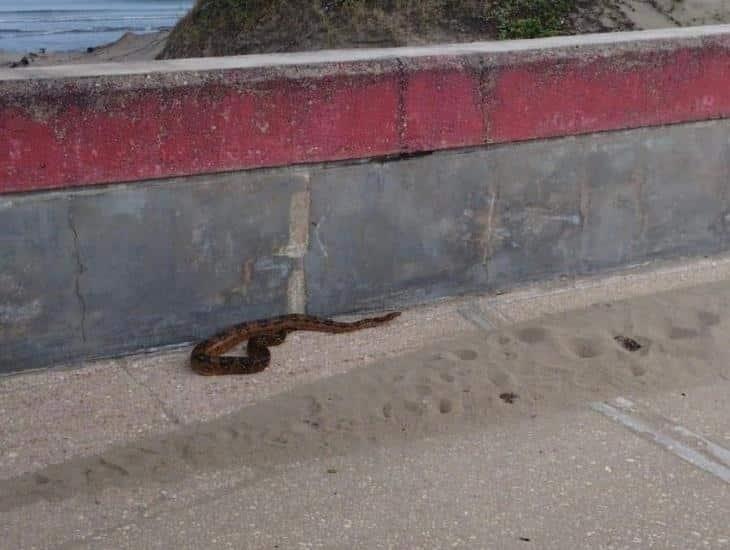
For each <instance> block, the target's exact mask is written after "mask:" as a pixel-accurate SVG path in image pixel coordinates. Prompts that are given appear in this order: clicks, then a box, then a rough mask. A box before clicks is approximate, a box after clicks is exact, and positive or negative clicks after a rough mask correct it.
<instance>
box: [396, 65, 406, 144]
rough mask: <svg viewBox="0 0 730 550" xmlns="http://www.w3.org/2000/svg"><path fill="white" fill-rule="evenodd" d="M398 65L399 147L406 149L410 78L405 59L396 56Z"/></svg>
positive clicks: (397, 120) (397, 122)
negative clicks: (407, 91) (407, 99)
mask: <svg viewBox="0 0 730 550" xmlns="http://www.w3.org/2000/svg"><path fill="white" fill-rule="evenodd" d="M395 63H396V66H397V67H398V105H397V109H398V112H397V119H396V124H397V125H398V149H399V150H400V151H404V150H405V149H406V131H407V130H408V121H407V120H406V90H407V88H408V79H407V78H406V66H405V64H404V63H403V60H402V59H400V58H396V60H395Z"/></svg>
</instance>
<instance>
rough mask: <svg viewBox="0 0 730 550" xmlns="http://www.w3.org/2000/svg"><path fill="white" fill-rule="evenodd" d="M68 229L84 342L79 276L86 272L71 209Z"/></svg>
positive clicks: (84, 307)
mask: <svg viewBox="0 0 730 550" xmlns="http://www.w3.org/2000/svg"><path fill="white" fill-rule="evenodd" d="M68 227H69V229H70V230H71V233H72V234H73V242H74V250H73V255H74V258H75V260H76V268H77V270H76V278H75V281H74V291H75V293H76V299H77V300H78V302H79V309H80V310H81V340H82V341H83V342H86V300H84V297H83V295H82V294H81V275H82V274H83V273H84V272H85V271H86V267H84V264H83V262H82V261H81V251H80V250H79V233H78V231H77V230H76V225H75V224H74V219H73V214H72V213H71V209H70V208H69V210H68Z"/></svg>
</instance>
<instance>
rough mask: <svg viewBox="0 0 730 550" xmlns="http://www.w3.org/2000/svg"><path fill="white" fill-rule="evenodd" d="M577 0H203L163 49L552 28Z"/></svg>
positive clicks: (408, 39)
mask: <svg viewBox="0 0 730 550" xmlns="http://www.w3.org/2000/svg"><path fill="white" fill-rule="evenodd" d="M577 1H578V0H198V2H197V3H196V5H195V7H194V8H193V9H192V10H191V12H190V13H189V14H188V15H187V16H186V17H184V18H183V19H182V20H181V21H180V23H179V24H178V25H177V26H176V27H175V29H173V31H172V33H171V35H170V38H169V41H168V44H167V47H166V48H165V50H164V52H163V53H162V55H161V57H163V58H172V57H197V56H209V55H234V54H245V53H263V52H273V51H293V50H312V49H322V48H342V47H363V46H401V45H412V44H423V43H427V42H457V41H468V40H487V39H495V38H534V37H540V36H551V35H555V34H561V33H569V32H571V31H573V28H572V19H571V15H572V13H573V12H574V11H575V10H576V4H577Z"/></svg>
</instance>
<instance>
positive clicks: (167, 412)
mask: <svg viewBox="0 0 730 550" xmlns="http://www.w3.org/2000/svg"><path fill="white" fill-rule="evenodd" d="M120 368H121V369H122V371H123V372H124V373H125V374H126V375H127V377H129V379H130V380H131V381H132V382H133V383H134V385H136V386H138V387H140V388H142V390H143V391H144V392H145V393H147V395H149V396H150V397H152V399H153V400H154V401H155V402H156V403H157V405H158V406H159V407H160V410H161V411H162V414H163V415H164V416H165V418H166V419H167V420H168V421H169V422H172V423H173V424H182V420H181V419H180V417H179V416H178V415H177V414H175V412H174V411H173V410H172V409H171V408H170V407H168V406H167V404H166V403H165V402H164V401H163V400H162V399H161V398H160V396H159V395H157V394H156V393H155V392H154V391H153V390H152V388H150V387H149V386H147V385H146V384H144V383H143V382H141V381H139V380H137V378H136V377H135V376H134V375H133V374H132V373H131V372H129V367H128V365H127V361H126V359H122V360H121V366H120Z"/></svg>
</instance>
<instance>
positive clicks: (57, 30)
mask: <svg viewBox="0 0 730 550" xmlns="http://www.w3.org/2000/svg"><path fill="white" fill-rule="evenodd" d="M192 5H193V0H0V50H6V51H12V52H28V51H38V50H39V49H41V48H45V49H46V50H47V51H49V52H50V51H70V50H81V49H86V48H88V47H89V46H100V45H102V44H108V43H109V42H113V41H115V40H117V39H118V38H119V37H121V36H122V35H123V34H124V33H125V32H127V31H132V32H136V33H145V32H155V31H159V30H164V29H169V28H170V27H172V26H174V25H175V23H176V22H177V20H178V19H180V17H182V16H183V15H185V13H186V12H187V11H188V10H189V9H190V8H191V7H192Z"/></svg>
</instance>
